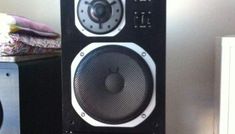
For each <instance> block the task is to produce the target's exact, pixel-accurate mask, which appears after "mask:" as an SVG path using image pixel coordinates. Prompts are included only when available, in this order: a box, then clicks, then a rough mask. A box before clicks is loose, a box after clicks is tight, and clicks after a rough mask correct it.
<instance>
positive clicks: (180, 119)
mask: <svg viewBox="0 0 235 134" xmlns="http://www.w3.org/2000/svg"><path fill="white" fill-rule="evenodd" d="M167 3H168V10H167V14H168V17H167V21H168V23H167V27H168V28H167V82H166V83H167V106H166V107H167V121H166V123H167V126H166V127H167V134H213V129H212V127H213V79H214V77H213V74H214V69H213V68H214V66H213V64H214V62H213V60H214V57H213V56H214V45H215V37H216V36H222V35H227V34H235V0H168V2H167ZM0 12H7V13H12V14H17V15H22V16H26V17H29V18H33V19H35V20H38V21H41V22H45V23H47V24H49V25H50V26H52V27H53V28H54V29H56V30H57V31H60V11H59V0H1V1H0Z"/></svg>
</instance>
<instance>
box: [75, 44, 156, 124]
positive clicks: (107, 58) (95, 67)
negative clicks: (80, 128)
mask: <svg viewBox="0 0 235 134" xmlns="http://www.w3.org/2000/svg"><path fill="white" fill-rule="evenodd" d="M74 75H75V76H74V79H73V81H74V85H73V86H74V93H75V97H76V100H77V102H78V104H79V105H80V106H81V108H82V109H83V110H84V112H86V113H87V114H88V115H89V116H91V117H92V118H93V119H95V120H98V121H100V122H103V123H108V124H121V123H125V122H129V121H131V120H133V119H135V118H137V117H138V116H140V115H141V113H142V112H143V111H144V110H145V109H146V108H147V106H148V105H149V102H150V100H151V97H152V94H153V77H152V73H151V70H150V68H149V66H148V65H147V63H146V62H145V60H144V59H143V58H142V57H141V56H140V55H139V54H138V53H136V52H134V51H133V50H131V49H129V48H126V47H121V46H114V45H113V46H112V45H110V46H105V47H100V48H97V49H95V50H93V51H91V52H90V53H88V54H87V55H86V56H85V57H84V58H83V59H82V61H81V62H80V64H79V65H78V66H77V69H76V72H75V74H74Z"/></svg>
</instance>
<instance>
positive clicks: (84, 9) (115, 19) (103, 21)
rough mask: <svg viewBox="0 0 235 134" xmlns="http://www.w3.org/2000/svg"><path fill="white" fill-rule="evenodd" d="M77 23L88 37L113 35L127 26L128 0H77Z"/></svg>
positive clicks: (79, 28)
mask: <svg viewBox="0 0 235 134" xmlns="http://www.w3.org/2000/svg"><path fill="white" fill-rule="evenodd" d="M74 5H75V11H74V12H75V25H76V27H77V28H78V30H79V31H80V32H81V33H82V34H84V35H85V36H88V37H113V36H115V35H117V34H118V33H119V32H120V31H121V30H122V29H123V27H124V26H125V23H126V18H125V7H126V6H125V5H126V0H75V4H74Z"/></svg>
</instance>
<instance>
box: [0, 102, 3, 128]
mask: <svg viewBox="0 0 235 134" xmlns="http://www.w3.org/2000/svg"><path fill="white" fill-rule="evenodd" d="M2 122H3V109H2V104H1V101H0V128H1V126H2Z"/></svg>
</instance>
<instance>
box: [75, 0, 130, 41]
mask: <svg viewBox="0 0 235 134" xmlns="http://www.w3.org/2000/svg"><path fill="white" fill-rule="evenodd" d="M80 1H81V0H74V2H75V3H74V13H75V16H74V17H75V25H76V27H77V28H78V30H79V31H80V32H81V33H82V34H84V35H85V36H87V37H113V36H115V35H117V34H118V33H119V32H120V31H121V30H122V29H123V28H124V26H125V25H126V0H120V1H121V2H122V5H123V16H122V18H121V22H120V23H119V25H118V26H117V27H116V28H115V29H114V30H112V31H111V32H109V33H105V34H95V33H92V32H90V31H88V30H86V28H84V27H83V26H82V24H81V22H80V21H79V18H78V12H77V9H78V3H79V2H80ZM90 1H91V0H90ZM114 20H115V19H114Z"/></svg>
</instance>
